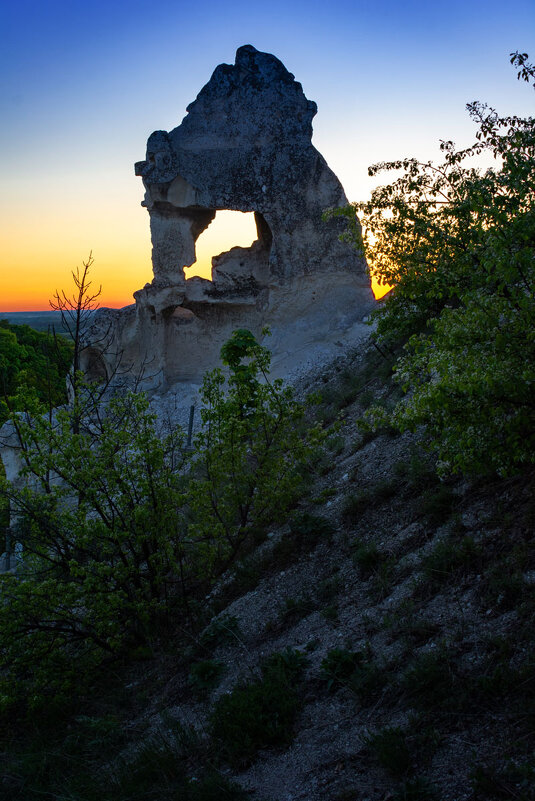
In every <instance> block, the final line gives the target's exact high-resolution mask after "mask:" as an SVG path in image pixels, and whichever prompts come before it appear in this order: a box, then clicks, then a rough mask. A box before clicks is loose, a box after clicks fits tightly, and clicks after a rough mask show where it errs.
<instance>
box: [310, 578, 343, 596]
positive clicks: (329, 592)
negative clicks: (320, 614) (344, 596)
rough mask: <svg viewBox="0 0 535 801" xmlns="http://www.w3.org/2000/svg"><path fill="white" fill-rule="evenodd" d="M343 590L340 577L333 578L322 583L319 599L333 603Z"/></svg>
mask: <svg viewBox="0 0 535 801" xmlns="http://www.w3.org/2000/svg"><path fill="white" fill-rule="evenodd" d="M341 589H342V580H341V578H340V576H332V577H331V578H328V579H325V580H324V581H322V582H320V584H319V585H318V589H317V593H316V594H317V597H318V599H319V600H320V601H332V600H333V598H336V596H337V595H338V594H339V593H340V591H341Z"/></svg>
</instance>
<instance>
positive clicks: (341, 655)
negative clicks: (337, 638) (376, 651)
mask: <svg viewBox="0 0 535 801" xmlns="http://www.w3.org/2000/svg"><path fill="white" fill-rule="evenodd" d="M363 659H364V655H363V654H362V653H361V652H359V651H348V650H347V649H345V648H332V649H331V650H330V651H329V652H328V654H327V656H326V657H325V658H324V659H323V660H322V663H321V677H322V679H324V680H325V681H326V682H327V689H328V690H329V692H334V691H335V690H337V689H338V688H339V687H340V686H347V684H348V682H349V679H350V678H351V676H352V675H353V674H354V672H355V670H356V669H357V667H358V666H359V665H360V664H362V661H363Z"/></svg>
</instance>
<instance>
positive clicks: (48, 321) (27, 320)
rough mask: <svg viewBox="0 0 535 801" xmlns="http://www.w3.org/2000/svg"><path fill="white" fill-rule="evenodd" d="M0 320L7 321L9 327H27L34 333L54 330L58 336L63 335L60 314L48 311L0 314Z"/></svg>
mask: <svg viewBox="0 0 535 801" xmlns="http://www.w3.org/2000/svg"><path fill="white" fill-rule="evenodd" d="M0 320H7V322H8V323H10V324H11V325H29V326H30V328H34V329H35V330H36V331H48V329H49V328H50V329H52V327H54V328H55V330H56V332H57V333H58V334H61V333H65V331H64V329H63V326H62V323H61V312H59V311H53V310H52V309H50V310H44V311H26V312H24V311H23V312H0Z"/></svg>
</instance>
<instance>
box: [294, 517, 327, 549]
mask: <svg viewBox="0 0 535 801" xmlns="http://www.w3.org/2000/svg"><path fill="white" fill-rule="evenodd" d="M335 530H336V529H335V527H334V526H333V524H332V523H331V522H330V521H329V520H327V519H326V518H325V517H321V516H320V515H312V514H310V513H309V512H303V513H302V514H298V515H296V516H295V517H294V518H293V519H292V520H290V533H291V534H292V536H293V537H294V538H295V539H296V540H297V542H298V543H299V544H300V545H305V544H307V543H308V544H313V545H316V544H317V543H318V542H321V541H323V542H329V541H330V539H331V537H332V536H333V534H334V532H335Z"/></svg>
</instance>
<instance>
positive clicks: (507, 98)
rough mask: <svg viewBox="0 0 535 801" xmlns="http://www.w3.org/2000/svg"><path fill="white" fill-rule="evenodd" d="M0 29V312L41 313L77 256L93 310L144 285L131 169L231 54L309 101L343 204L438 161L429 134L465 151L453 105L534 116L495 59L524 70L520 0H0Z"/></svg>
mask: <svg viewBox="0 0 535 801" xmlns="http://www.w3.org/2000/svg"><path fill="white" fill-rule="evenodd" d="M0 30H1V31H2V34H1V37H2V42H1V47H0V62H1V71H0V113H1V119H2V125H1V126H0V139H1V142H0V144H1V152H2V155H3V162H4V163H3V170H2V177H1V179H0V180H1V182H2V191H1V193H0V204H1V208H0V213H1V215H2V221H3V223H2V234H1V237H2V242H1V243H0V244H1V248H0V254H1V256H0V258H1V260H2V261H1V273H0V308H1V309H3V310H8V306H9V308H14V305H13V304H15V300H13V299H14V298H15V295H16V296H17V298H18V300H17V301H16V303H17V304H19V308H20V307H21V306H20V304H22V305H26V307H27V308H32V307H33V308H39V307H40V308H44V307H46V299H47V298H48V297H49V296H50V295H51V294H52V292H53V290H54V289H55V287H56V286H58V285H63V284H64V283H65V280H66V279H68V275H69V270H70V269H71V268H72V267H74V266H76V264H77V263H80V261H81V259H82V258H84V257H85V256H86V255H87V254H88V252H89V250H90V249H93V254H94V256H95V275H96V280H97V281H101V282H102V283H103V285H104V288H105V290H106V292H107V293H108V295H109V297H108V296H106V294H105V296H104V297H105V301H106V302H108V303H110V304H112V303H113V304H114V305H115V304H121V303H128V302H130V295H131V292H132V291H134V290H136V289H138V288H139V287H140V286H142V285H143V283H144V282H145V281H147V280H150V278H151V268H150V238H149V230H148V219H147V214H146V212H145V211H144V210H143V209H141V208H140V205H139V204H140V201H141V199H142V194H143V192H142V186H141V181H140V180H139V179H137V178H135V176H134V174H133V163H134V162H135V161H137V160H140V159H142V158H143V157H144V152H145V143H146V139H147V136H148V135H149V134H150V133H151V131H153V130H155V129H159V128H164V129H167V130H169V129H171V128H173V127H175V126H176V125H178V124H179V123H180V121H181V120H182V118H183V116H184V114H185V108H186V106H187V105H188V103H190V102H191V101H192V100H193V99H194V98H195V96H196V95H197V93H198V92H199V90H200V89H201V87H202V86H203V85H204V84H205V83H206V81H207V80H209V78H210V75H211V73H212V71H213V69H214V68H215V67H216V65H217V64H219V63H221V62H227V63H232V62H233V61H234V54H235V51H236V48H237V47H239V46H240V45H242V44H247V43H248V44H252V45H254V46H255V47H257V48H258V49H259V50H265V51H268V52H271V53H274V54H275V55H277V56H278V57H279V58H280V59H281V60H282V61H283V62H284V64H285V65H286V67H287V68H288V69H289V70H290V71H291V72H293V73H294V74H295V76H296V78H297V80H299V81H300V82H301V83H302V84H303V88H304V91H305V94H306V95H307V97H309V98H310V99H312V100H315V101H316V102H317V104H318V114H317V116H316V118H315V120H314V123H313V125H314V138H313V141H314V144H315V145H316V147H317V148H318V149H319V150H320V152H321V153H322V154H323V155H324V156H325V158H326V159H327V161H328V163H329V164H330V166H331V167H332V168H333V169H334V171H335V172H336V173H337V174H338V176H339V177H340V179H341V181H342V183H343V185H344V187H345V189H346V193H347V195H348V197H349V198H350V199H352V200H358V199H364V198H365V197H367V196H368V194H369V191H370V189H371V187H372V185H373V184H372V182H371V181H370V179H368V177H367V173H366V168H367V166H368V165H369V164H371V163H374V162H376V161H381V160H385V159H390V158H398V157H402V156H406V155H416V156H419V157H421V158H436V157H438V147H437V146H438V141H439V139H441V138H442V139H450V138H451V139H453V140H455V141H456V142H457V143H458V144H459V145H466V144H469V143H470V141H471V139H472V136H473V131H474V128H473V125H472V124H471V123H470V121H469V119H468V117H467V114H466V111H465V105H466V103H467V102H470V101H472V100H474V99H480V100H485V101H487V102H488V103H490V104H491V105H493V106H495V107H497V108H498V110H499V111H500V112H501V113H504V114H506V113H517V114H532V113H533V110H534V101H535V92H533V90H532V89H530V88H529V87H527V86H526V85H524V84H521V83H519V82H518V81H517V80H516V78H515V73H514V71H513V69H512V67H511V66H510V65H509V63H508V54H509V53H510V52H511V51H514V50H517V49H518V50H521V51H527V52H529V51H530V48H531V50H532V52H531V56H532V57H533V60H535V48H533V47H531V45H532V42H534V41H535V37H534V33H535V3H534V2H533V0H530V2H526V0H519V1H518V2H516V3H515V4H514V5H512V6H510V10H507V11H505V10H504V5H503V3H501V2H500V3H498V2H496V1H495V0H487V2H479V1H478V2H470V0H467V2H464V3H461V2H457V0H453V2H449V3H448V4H439V3H432V2H422V1H421V0H413V2H410V0H409V2H403V3H401V2H381V0H378V2H375V3H372V2H367V1H366V2H347V1H346V0H332V2H331V3H330V5H328V4H327V3H325V2H321V3H320V2H308V3H305V2H301V1H300V0H299V1H298V2H291V0H288V1H287V2H280V0H274V2H270V3H267V4H258V3H254V4H253V3H245V2H229V3H221V2H218V3H216V2H204V1H203V0H200V2H197V3H192V2H187V3H186V2H170V0H161V1H160V2H158V3H154V4H148V3H146V2H143V3H142V2H138V0H130V1H129V2H117V0H115V1H114V0H109V1H108V2H101V1H100V0H98V1H97V2H80V0H71V1H70V2H65V0H41V2H31V1H30V0H19V2H17V3H7V2H6V0H4V2H3V5H2V7H1V11H0ZM17 293H18V294H17ZM25 299H27V302H26V304H25V303H24V300H25ZM10 304H11V305H10Z"/></svg>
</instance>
